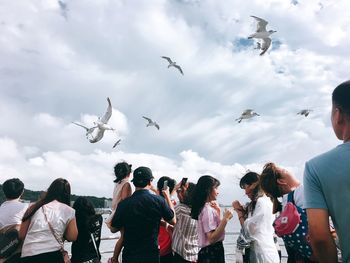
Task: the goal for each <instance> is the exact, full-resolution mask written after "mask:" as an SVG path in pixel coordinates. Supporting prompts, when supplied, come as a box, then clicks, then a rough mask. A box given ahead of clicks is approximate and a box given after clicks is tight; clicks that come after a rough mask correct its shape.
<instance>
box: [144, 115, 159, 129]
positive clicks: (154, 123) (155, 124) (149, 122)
mask: <svg viewBox="0 0 350 263" xmlns="http://www.w3.org/2000/svg"><path fill="white" fill-rule="evenodd" d="M142 118H144V119H145V120H147V121H148V123H147V125H146V127H149V126H155V127H156V128H157V129H158V130H159V125H158V123H156V122H155V121H152V120H151V119H150V118H147V117H145V116H142Z"/></svg>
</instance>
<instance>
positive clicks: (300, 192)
mask: <svg viewBox="0 0 350 263" xmlns="http://www.w3.org/2000/svg"><path fill="white" fill-rule="evenodd" d="M293 197H294V203H295V204H296V205H297V206H299V207H301V208H304V186H303V185H302V184H301V185H299V186H298V187H297V188H295V190H294V195H293ZM287 202H288V194H285V195H284V196H283V197H282V207H283V208H284V206H285V205H286V204H287Z"/></svg>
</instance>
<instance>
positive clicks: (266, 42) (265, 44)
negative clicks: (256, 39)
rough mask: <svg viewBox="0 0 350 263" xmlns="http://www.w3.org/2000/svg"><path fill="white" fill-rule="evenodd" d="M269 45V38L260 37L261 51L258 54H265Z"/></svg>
mask: <svg viewBox="0 0 350 263" xmlns="http://www.w3.org/2000/svg"><path fill="white" fill-rule="evenodd" d="M270 45H271V38H269V37H267V38H263V39H262V45H261V50H262V52H261V53H260V56H262V55H264V54H265V52H266V51H267V50H268V49H269V47H270Z"/></svg>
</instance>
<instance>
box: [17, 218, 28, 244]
mask: <svg viewBox="0 0 350 263" xmlns="http://www.w3.org/2000/svg"><path fill="white" fill-rule="evenodd" d="M29 224H30V219H27V220H26V221H24V222H22V224H21V227H20V229H19V239H20V240H24V239H25V237H26V235H27V232H28V228H29Z"/></svg>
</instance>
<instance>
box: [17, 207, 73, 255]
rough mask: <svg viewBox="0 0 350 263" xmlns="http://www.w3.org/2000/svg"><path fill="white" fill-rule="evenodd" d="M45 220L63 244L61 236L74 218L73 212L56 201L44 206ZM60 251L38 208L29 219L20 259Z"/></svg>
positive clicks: (41, 210) (59, 246)
mask: <svg viewBox="0 0 350 263" xmlns="http://www.w3.org/2000/svg"><path fill="white" fill-rule="evenodd" d="M44 210H45V214H46V216H47V220H48V221H49V222H50V224H51V226H52V227H53V230H54V231H55V233H56V235H57V236H58V237H60V238H61V240H62V242H63V234H64V232H65V230H66V227H67V225H68V223H69V222H70V221H71V220H72V219H74V218H75V210H74V209H73V208H71V207H70V206H67V205H65V204H63V203H60V202H58V201H56V200H55V201H52V202H50V203H48V204H46V205H44ZM60 249H61V245H60V244H59V243H58V242H57V240H56V239H55V237H54V236H53V234H52V232H51V231H50V228H49V225H48V223H47V221H46V219H45V216H44V213H43V209H42V208H40V209H39V210H38V211H36V212H35V214H34V215H33V216H32V217H31V219H30V224H29V228H28V232H27V235H26V237H25V239H24V242H23V247H22V257H28V256H34V255H39V254H42V253H47V252H53V251H57V250H60Z"/></svg>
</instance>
